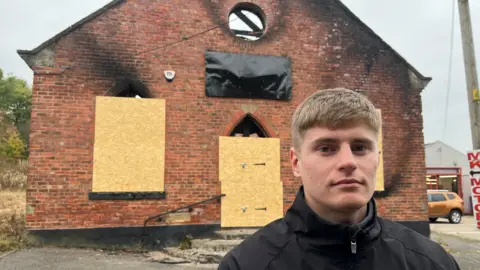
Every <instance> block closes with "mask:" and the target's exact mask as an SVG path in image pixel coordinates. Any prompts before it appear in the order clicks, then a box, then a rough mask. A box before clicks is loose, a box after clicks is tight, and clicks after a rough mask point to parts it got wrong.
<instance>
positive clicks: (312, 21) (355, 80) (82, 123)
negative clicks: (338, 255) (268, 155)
mask: <svg viewBox="0 0 480 270" xmlns="http://www.w3.org/2000/svg"><path fill="white" fill-rule="evenodd" d="M253 2H255V3H258V4H259V5H260V6H261V7H262V8H263V10H264V12H265V13H266V14H267V20H268V28H269V29H268V32H267V35H266V36H265V37H263V38H262V39H261V40H259V41H257V42H253V43H252V42H246V41H242V40H239V39H236V38H235V37H233V35H232V34H231V33H230V32H229V31H228V29H226V26H225V27H219V28H216V29H214V30H211V31H209V32H206V33H204V34H201V35H199V36H196V37H194V38H191V39H185V37H189V36H192V35H194V34H196V33H198V32H201V31H204V30H206V29H209V28H211V27H212V26H214V25H218V24H219V23H221V22H225V21H226V20H227V16H228V12H229V10H230V9H231V8H232V7H233V5H234V4H236V1H234V0H226V1H216V3H214V2H213V1H200V0H198V1H174V2H171V1H149V0H137V1H132V0H130V1H126V3H123V4H120V5H117V6H115V7H114V8H112V9H110V10H109V11H107V12H106V13H104V14H102V15H101V16H99V17H97V18H96V19H94V20H92V21H90V22H89V23H87V24H85V25H84V26H82V27H81V28H79V29H77V30H75V31H74V32H73V33H71V34H70V35H68V36H66V37H63V38H62V39H61V40H60V41H59V42H58V43H56V44H55V46H54V47H53V50H54V51H55V59H54V60H55V68H54V71H55V72H53V73H50V74H48V73H45V72H38V73H37V74H36V75H35V79H34V92H33V112H32V124H31V137H30V147H31V149H30V150H31V155H30V170H29V179H28V196H27V204H28V210H29V214H28V215H27V226H28V227H29V228H32V229H33V228H72V227H73V228H77V227H102V226H134V225H135V226H136V225H141V224H142V222H143V220H144V219H145V218H147V217H148V216H151V215H154V214H157V213H159V212H162V211H166V210H168V209H173V208H176V207H180V206H184V205H186V204H189V203H193V202H196V201H199V200H202V199H207V198H210V197H212V196H214V195H217V194H219V193H220V183H219V181H218V169H217V167H218V166H217V164H218V145H217V143H218V136H219V135H224V134H225V130H228V129H229V127H230V126H231V125H232V123H233V122H235V121H237V120H238V111H241V110H242V104H252V105H253V106H255V107H256V111H255V113H254V114H255V115H256V117H257V118H259V119H260V121H261V122H262V124H263V125H265V126H266V127H267V128H268V129H269V132H271V133H274V134H273V135H274V136H277V137H280V138H281V139H282V142H281V147H282V156H281V163H282V169H281V177H282V181H283V183H284V186H285V192H284V194H285V209H286V208H287V207H288V206H289V205H290V203H291V202H292V201H293V199H294V196H295V193H296V191H297V189H298V185H299V181H298V180H297V179H294V178H293V176H292V173H291V169H290V165H289V160H288V149H289V147H290V129H289V125H290V117H291V115H292V113H293V110H294V109H295V107H296V106H297V105H298V104H299V103H300V102H301V101H302V100H303V99H304V98H305V97H306V96H308V95H309V94H311V93H312V92H314V91H316V90H317V89H322V88H329V87H348V88H352V89H361V90H363V91H365V94H366V95H368V96H369V97H370V98H371V99H372V100H373V102H374V103H375V105H376V106H378V107H379V108H380V109H382V114H383V121H384V127H383V131H384V146H385V150H384V165H385V179H386V182H387V186H392V187H393V184H395V183H396V185H395V187H397V189H394V190H393V191H392V193H391V194H390V196H389V197H387V198H385V199H379V200H378V201H379V209H380V213H381V214H382V215H384V216H387V217H390V218H393V219H396V220H419V219H422V220H425V219H426V209H425V208H424V206H425V203H426V198H425V194H424V193H425V191H424V189H425V187H424V183H425V182H424V179H425V177H424V163H425V162H424V150H423V149H424V148H423V133H422V129H423V126H422V115H421V100H420V92H419V90H418V89H414V87H413V86H412V85H411V84H410V80H409V75H408V69H407V66H406V65H405V64H404V63H403V62H402V61H400V59H398V57H397V56H395V55H394V54H393V52H392V51H391V50H390V49H389V48H387V47H385V45H384V44H383V43H381V42H380V41H379V40H378V39H377V38H375V37H373V36H372V35H371V34H369V33H368V32H367V31H366V29H365V28H363V27H362V26H360V25H359V24H357V22H356V21H354V20H353V19H352V18H351V17H350V16H349V15H348V14H347V13H345V12H344V11H343V10H342V9H341V8H340V7H339V6H338V5H336V4H332V3H331V2H332V1H315V4H313V2H312V1H303V0H298V1H281V0H277V1H263V0H258V1H253ZM178 40H183V41H182V42H179V43H176V44H174V45H171V46H168V47H165V48H161V49H158V50H155V51H151V52H149V53H144V54H140V55H138V53H140V52H143V51H146V50H149V49H151V48H154V47H160V46H163V45H165V44H168V43H172V42H175V41H178ZM206 50H213V51H221V52H234V53H249V54H264V55H279V56H288V57H290V58H291V59H292V68H293V83H294V86H293V99H292V101H290V102H281V101H272V100H245V99H243V100H242V99H221V98H207V97H206V96H205V62H204V61H205V60H204V54H205V51H206ZM367 65H370V67H371V69H370V71H369V72H368V71H367V68H366V66H367ZM67 66H68V67H69V68H68V69H65V67H67ZM38 68H39V69H42V67H38ZM166 69H173V70H175V71H176V72H177V77H176V78H175V80H174V81H173V82H172V83H168V82H166V80H165V78H164V77H163V71H164V70H166ZM122 76H130V77H134V78H138V79H141V80H143V81H144V82H145V84H146V85H147V86H148V87H149V89H150V90H151V91H152V92H153V93H154V97H155V98H163V99H166V100H167V133H166V134H167V135H166V136H167V137H166V138H167V144H166V163H165V173H166V175H165V184H166V190H167V192H168V195H167V198H166V200H160V201H156V200H143V201H89V200H88V198H87V195H88V192H89V191H90V187H91V179H92V159H93V151H92V150H93V145H94V119H95V116H94V111H95V110H94V104H95V96H96V95H105V93H106V92H107V90H108V89H109V88H110V87H112V86H113V85H114V84H115V81H116V78H121V77H122ZM201 208H204V212H203V213H201V214H199V215H196V216H195V217H194V219H193V221H192V222H194V223H196V222H202V223H215V222H219V219H220V204H218V203H215V202H213V203H210V204H208V205H205V206H201Z"/></svg>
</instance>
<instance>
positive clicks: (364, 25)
mask: <svg viewBox="0 0 480 270" xmlns="http://www.w3.org/2000/svg"><path fill="white" fill-rule="evenodd" d="M334 1H335V2H337V4H338V5H339V6H340V7H341V8H342V9H343V10H344V11H345V12H346V13H347V14H348V15H349V16H351V17H352V18H353V19H354V20H355V21H356V22H357V23H359V24H360V25H362V26H363V27H365V29H366V30H367V31H368V32H370V34H372V35H373V36H374V37H376V38H378V39H379V40H380V41H381V42H382V43H383V44H384V45H385V46H386V47H387V48H388V49H390V50H391V51H392V52H393V53H394V54H395V55H396V56H397V57H398V58H400V60H402V62H403V63H404V64H405V65H406V66H407V67H408V68H409V69H410V70H411V71H412V72H413V73H414V74H415V75H416V76H417V77H418V79H419V80H421V81H423V82H424V85H425V87H426V85H427V84H428V82H430V81H431V80H432V77H425V76H423V75H422V73H420V71H418V70H417V69H416V68H414V67H413V66H412V65H411V64H410V63H409V62H408V61H407V59H405V58H404V57H403V56H401V55H400V54H399V53H398V52H397V51H396V50H395V49H394V48H392V46H390V45H389V44H388V43H387V42H386V41H385V40H383V39H382V38H381V37H380V36H379V35H378V34H377V33H375V31H373V29H372V28H370V27H369V26H368V25H367V24H365V23H364V22H363V21H362V20H361V19H360V18H359V17H358V16H357V15H355V13H353V12H352V11H351V10H350V9H349V8H348V7H347V6H346V5H345V4H344V3H343V2H342V1H341V0H334Z"/></svg>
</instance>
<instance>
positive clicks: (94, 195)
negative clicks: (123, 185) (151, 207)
mask: <svg viewBox="0 0 480 270" xmlns="http://www.w3.org/2000/svg"><path fill="white" fill-rule="evenodd" d="M165 197H166V193H165V192H89V193H88V199H89V200H91V201H97V200H148V199H165Z"/></svg>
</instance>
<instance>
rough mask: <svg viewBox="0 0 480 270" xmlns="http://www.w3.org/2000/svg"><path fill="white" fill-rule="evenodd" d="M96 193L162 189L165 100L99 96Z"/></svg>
mask: <svg viewBox="0 0 480 270" xmlns="http://www.w3.org/2000/svg"><path fill="white" fill-rule="evenodd" d="M94 145H95V146H94V167H93V184H92V191H93V192H163V191H164V164H165V100H163V99H139V98H122V97H97V99H96V110H95V144H94Z"/></svg>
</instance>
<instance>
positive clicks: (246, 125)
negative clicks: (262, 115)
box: [230, 114, 268, 138]
mask: <svg viewBox="0 0 480 270" xmlns="http://www.w3.org/2000/svg"><path fill="white" fill-rule="evenodd" d="M230 136H232V137H259V138H266V137H268V135H267V132H265V129H264V128H263V127H262V125H260V123H258V122H257V120H255V118H253V117H252V116H251V115H250V114H247V115H246V116H245V117H244V118H243V119H242V120H240V122H238V124H237V125H236V126H235V127H234V128H233V130H232V132H230Z"/></svg>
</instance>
